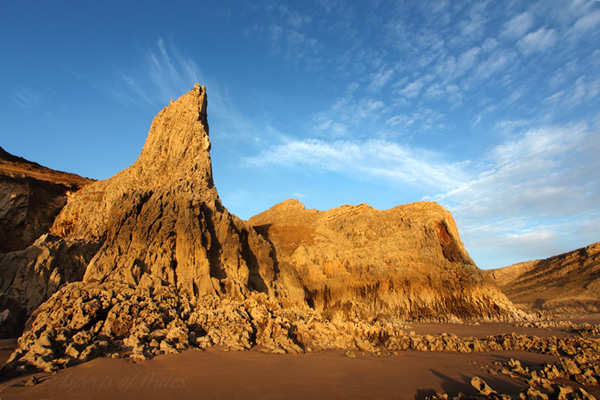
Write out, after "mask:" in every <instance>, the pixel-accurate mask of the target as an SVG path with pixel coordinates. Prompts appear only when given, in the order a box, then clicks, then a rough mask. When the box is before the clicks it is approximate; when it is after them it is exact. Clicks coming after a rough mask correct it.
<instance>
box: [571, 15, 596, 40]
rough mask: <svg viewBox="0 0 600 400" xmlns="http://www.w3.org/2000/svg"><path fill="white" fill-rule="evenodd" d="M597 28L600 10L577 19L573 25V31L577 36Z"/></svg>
mask: <svg viewBox="0 0 600 400" xmlns="http://www.w3.org/2000/svg"><path fill="white" fill-rule="evenodd" d="M598 27H600V10H595V11H592V12H590V13H589V14H586V15H584V16H583V17H581V18H579V19H578V20H577V22H575V25H573V31H574V32H576V33H578V34H579V33H583V32H587V31H590V30H592V29H595V28H598Z"/></svg>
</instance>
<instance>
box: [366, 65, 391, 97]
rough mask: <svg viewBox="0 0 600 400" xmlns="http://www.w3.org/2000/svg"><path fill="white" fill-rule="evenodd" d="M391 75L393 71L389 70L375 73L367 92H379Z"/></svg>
mask: <svg viewBox="0 0 600 400" xmlns="http://www.w3.org/2000/svg"><path fill="white" fill-rule="evenodd" d="M393 74H394V70H393V69H391V68H390V69H386V70H383V71H379V72H377V73H375V74H374V75H373V80H372V81H371V84H370V85H369V91H370V92H377V91H378V90H380V89H381V88H382V87H383V86H384V85H385V84H386V83H388V82H389V81H390V79H391V78H392V75H393Z"/></svg>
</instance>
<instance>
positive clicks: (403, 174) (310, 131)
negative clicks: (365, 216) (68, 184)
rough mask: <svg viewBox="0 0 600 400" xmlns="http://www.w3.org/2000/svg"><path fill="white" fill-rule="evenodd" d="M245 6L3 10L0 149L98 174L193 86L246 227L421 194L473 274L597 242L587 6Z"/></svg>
mask: <svg viewBox="0 0 600 400" xmlns="http://www.w3.org/2000/svg"><path fill="white" fill-rule="evenodd" d="M255 3H256V4H251V3H250V2H241V1H239V2H237V1H214V2H212V1H189V2H185V1H181V2H172V3H165V2H164V1H161V2H153V1H143V2H142V1H119V2H115V1H103V2H97V1H52V2H48V1H23V2H3V3H2V5H1V6H0V32H1V33H2V34H1V35H0V50H1V52H2V55H3V57H2V63H0V83H1V87H2V91H1V92H0V105H1V107H0V110H1V111H0V146H3V147H4V148H5V149H6V150H7V151H9V152H11V153H13V154H17V155H20V156H23V157H26V158H28V159H31V160H34V161H37V162H39V163H41V164H44V165H47V166H49V167H51V168H55V169H59V170H65V171H69V172H75V173H78V174H80V175H84V176H89V177H93V178H97V179H104V178H108V177H110V176H112V175H113V174H115V173H116V172H118V171H119V170H121V169H123V168H126V167H127V166H129V165H130V164H131V163H132V162H133V161H134V160H135V159H136V158H137V156H138V154H139V152H140V150H141V148H142V146H143V144H144V140H145V138H146V135H147V132H148V129H149V127H150V124H151V121H152V118H153V116H154V115H155V114H156V113H158V111H159V110H160V109H161V108H162V107H164V106H166V105H167V104H168V103H169V101H170V99H175V98H177V97H178V96H179V95H181V94H183V93H184V92H187V91H188V90H190V89H191V88H192V87H193V84H194V82H199V83H201V84H203V85H206V87H207V91H208V96H209V124H210V135H211V141H212V143H213V150H212V159H213V170H214V177H215V182H216V185H217V188H218V189H219V193H220V195H221V198H222V200H223V203H224V204H225V206H226V207H228V208H229V209H230V210H231V211H232V212H233V213H235V214H236V215H238V216H240V217H242V218H245V219H247V218H249V217H250V216H252V215H254V214H257V213H259V212H261V211H264V210H265V209H267V208H269V207H271V206H272V205H274V204H276V203H278V202H280V201H283V200H285V199H287V198H298V199H299V200H301V201H302V202H303V203H304V204H305V205H306V206H307V207H309V208H317V209H321V210H325V209H329V208H333V207H337V206H340V205H342V204H359V203H368V204H370V205H372V206H374V207H376V208H380V209H387V208H391V207H394V206H396V205H399V204H405V203H410V202H414V201H419V200H434V201H437V202H439V203H440V204H442V205H444V206H445V207H447V208H448V209H449V210H450V211H452V213H453V215H454V217H455V219H456V221H457V224H458V227H459V230H460V233H461V237H462V240H463V241H464V243H465V245H466V247H467V250H468V251H469V252H470V254H471V255H472V257H473V258H474V259H475V261H476V262H477V264H478V265H479V266H480V267H482V268H488V267H500V266H505V265H509V264H512V263H515V262H519V261H525V260H529V259H536V258H543V257H548V256H551V255H555V254H558V253H561V252H563V251H568V250H571V249H575V248H578V247H582V246H585V245H587V244H590V243H592V242H596V241H599V240H600V229H599V228H598V226H600V200H599V199H600V189H599V188H600V185H599V181H598V178H599V175H600V174H599V173H598V171H600V157H599V155H598V153H599V150H600V113H599V111H600V106H599V105H600V39H599V38H600V2H598V1H580V0H576V1H537V2H534V1H477V2H471V3H469V2H451V1H444V0H439V1H430V2H427V1H414V2H400V1H368V0H365V1H360V2H358V1H346V2H343V1H337V0H320V1H309V0H307V1H281V2H278V1H264V2H255Z"/></svg>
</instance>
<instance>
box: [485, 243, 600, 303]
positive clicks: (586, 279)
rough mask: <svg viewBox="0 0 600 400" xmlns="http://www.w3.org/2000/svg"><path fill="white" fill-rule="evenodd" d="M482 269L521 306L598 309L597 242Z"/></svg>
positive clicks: (599, 270) (599, 267) (599, 252)
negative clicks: (551, 255) (505, 265)
mask: <svg viewBox="0 0 600 400" xmlns="http://www.w3.org/2000/svg"><path fill="white" fill-rule="evenodd" d="M486 273H487V274H489V276H490V277H491V278H492V279H494V281H495V282H496V283H497V284H498V286H499V287H500V289H501V290H502V291H503V292H504V293H505V294H506V296H508V298H509V299H510V300H511V301H513V302H514V303H515V304H519V305H521V306H523V307H525V308H531V309H535V310H547V311H552V312H555V313H562V312H564V313H573V312H594V313H597V312H600V242H599V243H594V244H591V245H589V246H587V247H583V248H581V249H577V250H574V251H570V252H568V253H564V254H560V255H558V256H554V257H550V258H547V259H545V260H537V261H528V262H524V263H519V264H515V265H511V266H509V267H504V268H498V269H492V270H488V271H486Z"/></svg>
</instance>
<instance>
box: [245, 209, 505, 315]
mask: <svg viewBox="0 0 600 400" xmlns="http://www.w3.org/2000/svg"><path fill="white" fill-rule="evenodd" d="M249 222H250V223H251V224H253V225H254V227H255V229H256V230H257V231H258V232H260V233H261V234H262V235H263V236H264V237H265V238H267V239H268V240H269V241H271V242H272V243H273V245H274V246H275V251H276V252H275V254H276V259H277V265H278V267H279V270H280V276H281V279H282V281H283V282H284V283H282V285H283V286H285V287H287V288H288V289H289V291H288V294H289V296H290V297H291V300H293V301H296V302H297V301H298V300H304V301H306V302H307V304H309V305H310V306H311V307H314V308H315V309H316V310H318V311H319V312H321V313H323V314H325V315H326V316H328V317H334V316H340V317H342V318H345V319H359V320H373V319H378V318H401V319H404V320H456V319H482V318H489V319H506V318H509V317H513V316H514V308H513V307H512V304H511V303H510V302H509V301H508V300H507V299H506V297H505V296H504V295H503V294H502V293H501V292H500V291H499V290H498V289H497V288H496V286H495V285H494V284H493V283H492V282H490V281H489V279H488V278H486V277H485V275H484V274H483V273H482V272H481V271H480V270H479V269H478V268H477V267H476V266H475V263H474V262H473V260H472V259H471V258H470V257H469V255H468V253H467V251H466V250H465V248H464V245H463V244H462V242H461V241H460V238H459V236H458V231H457V229H456V225H455V223H454V220H453V218H452V215H451V214H450V212H448V211H447V210H446V209H444V208H443V207H441V206H439V205H438V204H436V203H433V202H419V203H413V204H407V205H403V206H398V207H395V208H392V209H390V210H376V209H374V208H372V207H370V206H368V205H366V204H361V205H358V206H342V207H339V208H335V209H332V210H329V211H324V212H323V211H317V210H307V209H306V208H305V207H304V206H303V205H302V204H301V203H300V202H299V201H298V200H287V201H285V202H283V203H281V204H278V205H276V206H274V207H272V208H271V209H270V210H268V211H265V212H264V213H261V214H259V215H257V216H254V217H252V218H251V219H250V220H249Z"/></svg>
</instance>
